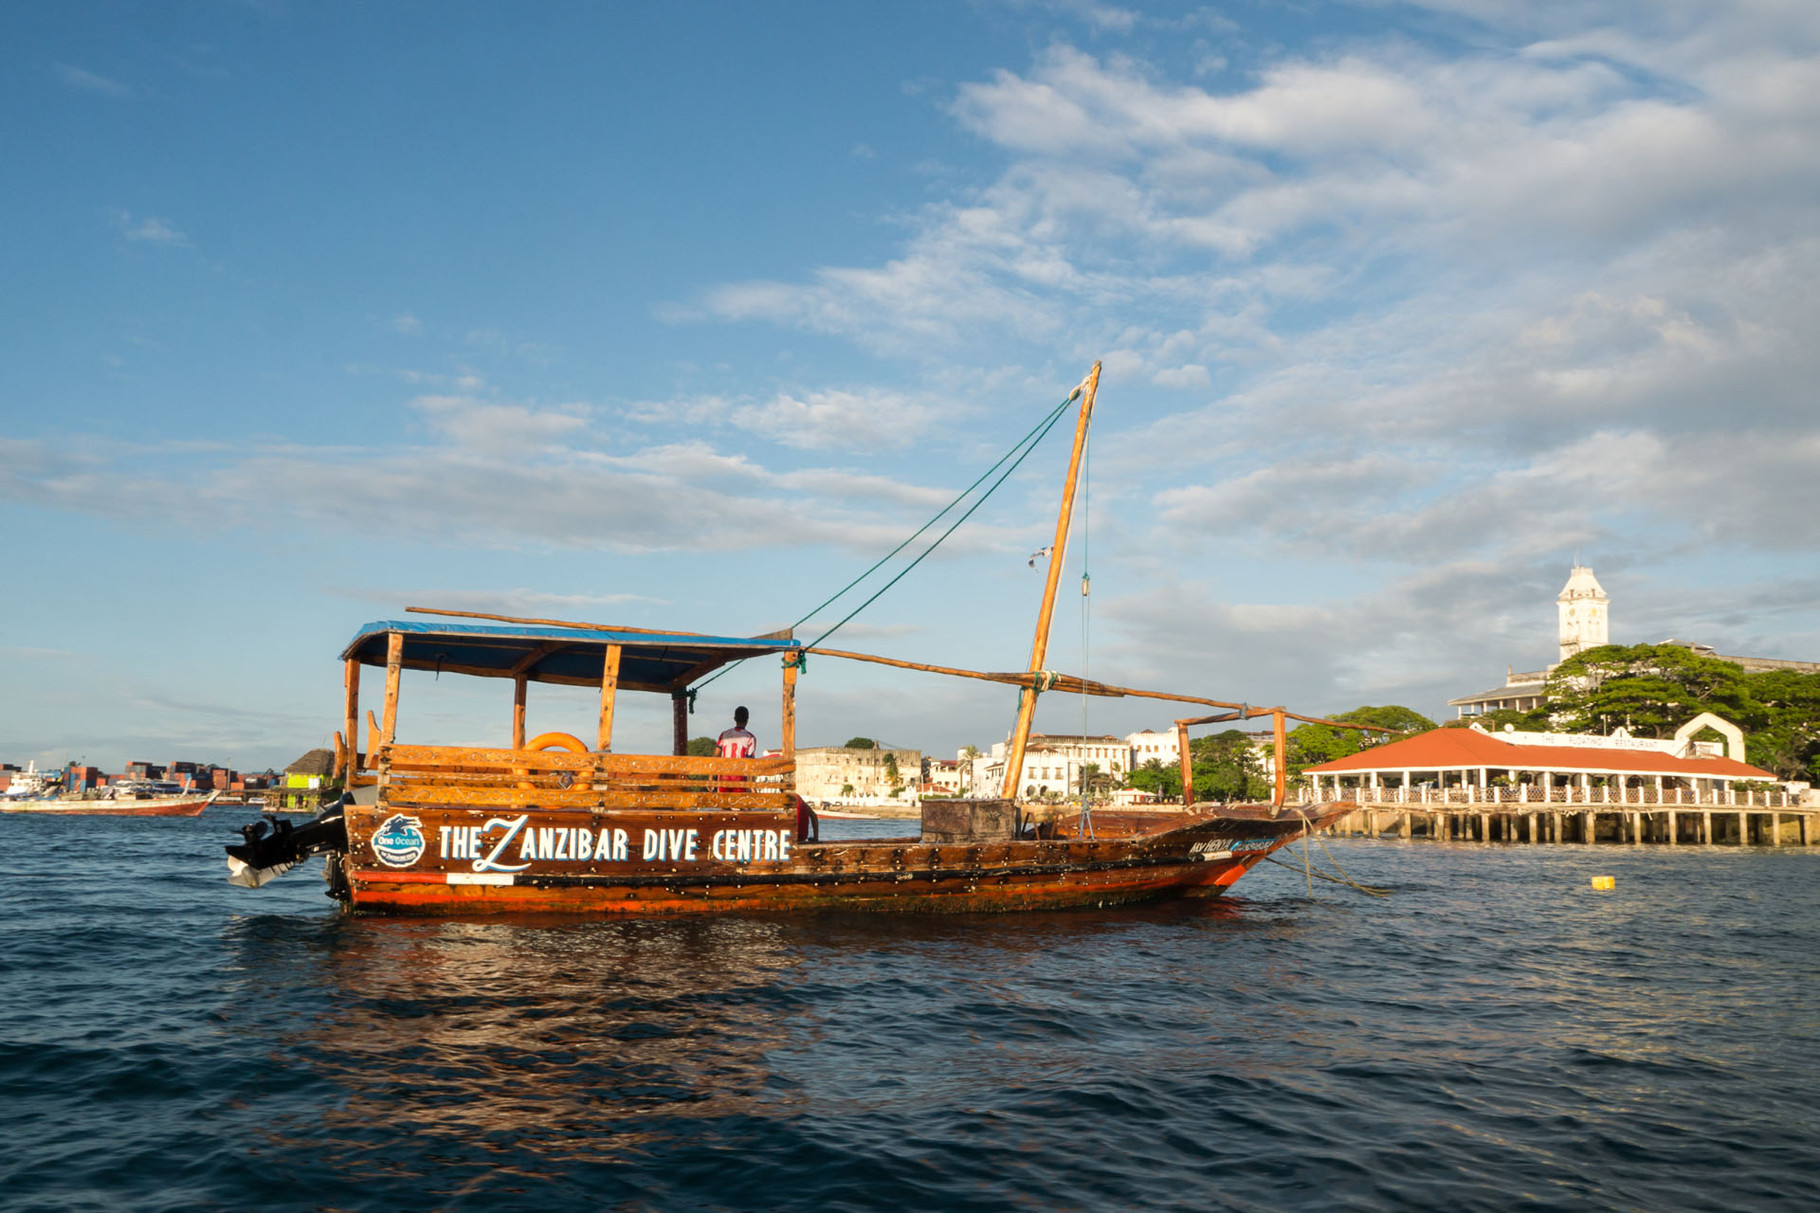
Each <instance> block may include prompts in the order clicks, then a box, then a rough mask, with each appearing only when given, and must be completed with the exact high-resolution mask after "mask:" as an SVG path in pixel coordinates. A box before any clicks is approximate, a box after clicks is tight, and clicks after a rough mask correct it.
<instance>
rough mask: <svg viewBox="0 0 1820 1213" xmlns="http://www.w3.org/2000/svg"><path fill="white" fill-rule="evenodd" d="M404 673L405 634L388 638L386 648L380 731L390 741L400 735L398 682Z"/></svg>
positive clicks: (401, 633)
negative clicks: (383, 706) (383, 701)
mask: <svg viewBox="0 0 1820 1213" xmlns="http://www.w3.org/2000/svg"><path fill="white" fill-rule="evenodd" d="M403 672H404V633H403V632H392V633H390V634H389V635H387V636H386V647H385V712H384V714H383V715H382V716H381V717H380V721H379V724H380V731H381V732H383V733H384V734H385V737H386V740H387V741H390V740H391V739H392V738H394V737H396V736H397V735H398V734H397V732H396V730H397V728H398V681H399V677H400V676H401V675H402V673H403Z"/></svg>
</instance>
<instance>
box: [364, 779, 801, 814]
mask: <svg viewBox="0 0 1820 1213" xmlns="http://www.w3.org/2000/svg"><path fill="white" fill-rule="evenodd" d="M382 799H383V801H384V802H385V803H386V804H388V805H398V806H404V805H438V804H442V805H460V806H466V807H469V808H531V807H538V808H546V809H548V808H566V809H764V810H770V811H774V812H783V811H785V810H786V809H790V808H792V807H793V806H794V805H795V800H794V799H793V798H792V797H791V796H790V795H789V794H788V793H784V792H596V791H592V790H588V789H583V788H569V789H566V790H565V789H562V788H469V787H451V786H448V785H441V786H438V785H434V784H398V785H393V786H389V787H387V788H385V789H384V791H383V794H382Z"/></svg>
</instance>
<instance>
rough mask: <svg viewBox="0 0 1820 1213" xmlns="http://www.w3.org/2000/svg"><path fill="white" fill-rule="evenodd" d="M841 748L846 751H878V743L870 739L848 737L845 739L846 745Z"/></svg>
mask: <svg viewBox="0 0 1820 1213" xmlns="http://www.w3.org/2000/svg"><path fill="white" fill-rule="evenodd" d="M842 748H843V749H848V750H876V749H878V742H876V741H874V740H872V739H871V738H870V737H849V738H847V744H846V745H845V746H843V747H842Z"/></svg>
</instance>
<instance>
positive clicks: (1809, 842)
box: [1801, 813, 1814, 847]
mask: <svg viewBox="0 0 1820 1213" xmlns="http://www.w3.org/2000/svg"><path fill="white" fill-rule="evenodd" d="M1801 845H1802V846H1804V847H1811V846H1813V845H1814V828H1813V814H1811V813H1803V814H1801Z"/></svg>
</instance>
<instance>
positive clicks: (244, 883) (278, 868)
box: [227, 792, 353, 889]
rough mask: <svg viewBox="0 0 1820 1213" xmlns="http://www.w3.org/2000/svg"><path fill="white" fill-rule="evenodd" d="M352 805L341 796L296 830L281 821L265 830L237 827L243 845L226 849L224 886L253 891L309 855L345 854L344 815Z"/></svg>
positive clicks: (264, 826) (260, 825) (258, 826)
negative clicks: (226, 881) (330, 852)
mask: <svg viewBox="0 0 1820 1213" xmlns="http://www.w3.org/2000/svg"><path fill="white" fill-rule="evenodd" d="M352 802H353V797H352V796H350V795H348V794H347V793H346V792H343V793H342V795H341V799H340V800H339V801H337V802H336V803H334V804H332V805H330V806H329V807H328V808H326V809H324V810H323V811H322V812H321V813H320V814H318V815H317V816H316V817H315V818H314V819H313V820H310V821H307V822H305V823H304V824H303V825H300V826H293V825H292V824H291V823H290V821H289V819H287V818H282V817H281V818H279V819H278V820H277V821H275V822H272V823H271V824H270V825H269V826H268V825H267V824H266V823H265V822H263V821H255V822H251V823H249V824H247V825H244V826H241V827H240V834H241V837H243V838H244V839H246V841H245V842H242V843H239V844H238V845H236V846H231V847H228V848H227V853H228V861H227V865H228V883H229V884H237V885H239V886H240V887H241V888H243V889H256V888H258V887H259V886H260V885H262V884H264V883H266V882H267V881H268V880H271V879H273V878H275V877H278V876H282V875H284V874H285V873H286V872H288V871H290V870H291V869H292V868H294V867H296V866H297V865H298V864H300V863H302V862H303V861H304V860H306V859H308V858H309V857H310V856H312V855H320V854H321V853H322V852H324V851H345V850H347V849H348V824H347V818H346V816H345V811H346V808H347V806H348V805H349V804H351V803H352Z"/></svg>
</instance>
